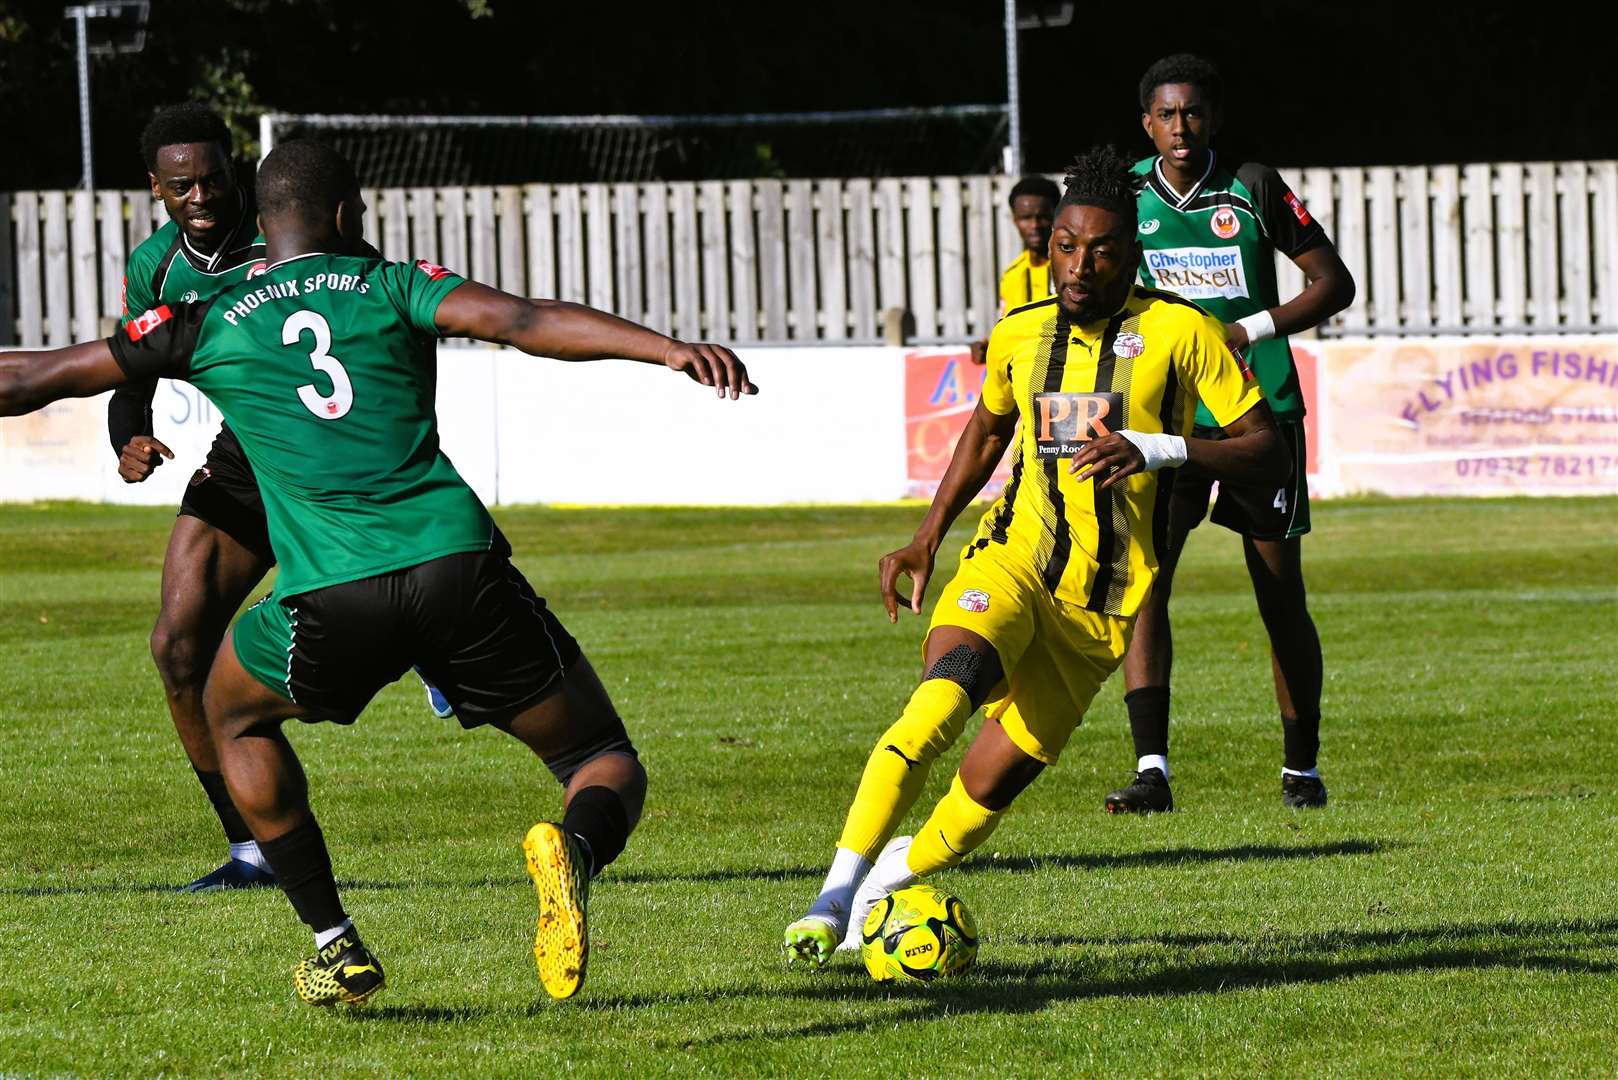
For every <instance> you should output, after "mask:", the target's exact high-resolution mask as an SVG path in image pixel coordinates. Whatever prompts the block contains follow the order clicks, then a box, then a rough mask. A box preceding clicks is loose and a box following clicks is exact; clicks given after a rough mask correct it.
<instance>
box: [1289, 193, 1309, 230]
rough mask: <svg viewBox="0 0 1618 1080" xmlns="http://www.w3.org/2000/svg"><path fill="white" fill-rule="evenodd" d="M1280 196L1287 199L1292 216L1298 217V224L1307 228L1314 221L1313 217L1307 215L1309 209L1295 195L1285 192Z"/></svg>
mask: <svg viewBox="0 0 1618 1080" xmlns="http://www.w3.org/2000/svg"><path fill="white" fill-rule="evenodd" d="M1281 198H1283V199H1285V200H1286V201H1287V205H1288V206H1290V207H1292V216H1293V217H1295V218H1297V219H1298V224H1299V225H1302V226H1304V227H1305V228H1308V227H1309V226H1310V225H1313V224H1314V223H1315V219H1314V218H1312V217H1310V216H1309V211H1308V210H1307V209H1306V208H1305V207H1304V205H1303V201H1302V200H1301V199H1299V198H1298V197H1297V196H1296V195H1294V194H1292V192H1290V191H1289V192H1287V193H1286V194H1285V195H1282V196H1281Z"/></svg>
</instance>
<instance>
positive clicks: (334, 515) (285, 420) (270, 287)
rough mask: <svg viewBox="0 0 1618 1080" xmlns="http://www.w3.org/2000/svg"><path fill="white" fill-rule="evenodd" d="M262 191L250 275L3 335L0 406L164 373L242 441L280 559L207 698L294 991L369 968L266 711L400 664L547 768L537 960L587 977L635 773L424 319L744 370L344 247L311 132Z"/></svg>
mask: <svg viewBox="0 0 1618 1080" xmlns="http://www.w3.org/2000/svg"><path fill="white" fill-rule="evenodd" d="M258 195H259V215H260V221H261V222H262V223H263V227H264V230H265V236H266V238H267V245H268V256H267V257H268V265H267V266H266V268H265V271H264V272H263V273H262V274H260V275H257V276H255V277H253V278H252V279H250V280H248V281H245V282H241V283H238V284H236V285H232V286H230V287H228V288H226V289H225V290H224V291H222V292H220V293H218V294H216V295H215V296H214V297H212V298H210V299H204V300H201V301H198V302H195V303H187V302H176V303H173V304H160V305H158V306H157V307H156V308H154V309H152V310H150V311H147V312H144V313H142V314H139V315H137V316H135V318H133V319H132V320H131V321H130V323H129V324H128V325H127V326H126V327H125V328H124V330H123V331H121V332H120V333H118V334H115V335H114V336H113V337H112V338H110V339H108V340H106V341H99V342H92V343H88V344H83V345H75V346H70V347H68V348H65V349H57V350H52V351H48V352H41V353H11V354H0V415H17V414H20V413H24V412H29V411H32V410H34V409H38V408H40V407H42V406H44V405H46V404H48V403H49V402H51V401H53V400H56V399H58V398H62V397H67V396H78V397H82V396H88V395H91V394H95V393H98V392H100V391H102V390H105V389H108V388H111V387H114V386H118V385H120V384H122V383H124V382H126V381H129V380H132V379H138V378H151V377H154V376H160V377H167V378H180V379H184V380H186V381H188V382H190V383H192V385H194V386H196V387H197V388H198V389H199V390H201V391H202V392H203V393H205V394H207V395H208V397H209V398H210V399H211V400H212V401H214V402H215V403H216V404H217V405H218V407H219V408H220V410H221V411H222V412H223V413H224V414H225V416H226V417H227V418H228V419H229V421H230V423H231V426H232V428H233V429H234V430H235V431H236V433H237V435H238V437H239V439H240V442H241V445H242V447H243V448H244V450H245V452H246V454H247V457H248V459H249V461H251V462H252V464H253V467H254V471H255V473H256V474H257V476H258V480H259V485H260V490H261V491H262V493H263V496H264V503H265V511H266V515H267V519H268V523H269V535H270V540H271V543H272V545H273V546H274V554H275V555H276V557H277V558H278V560H279V562H280V573H279V575H278V577H277V580H276V585H275V590H274V591H273V592H272V593H271V595H270V596H269V597H267V598H266V599H265V600H263V601H261V602H260V603H258V604H257V605H255V606H254V607H252V608H251V609H249V610H248V611H247V612H246V613H245V614H243V616H242V617H241V618H240V619H239V620H237V622H236V624H235V626H234V627H233V628H232V629H231V631H229V632H227V633H226V635H225V640H224V643H223V644H222V645H221V647H220V649H219V651H218V653H217V655H216V656H215V658H214V662H213V667H212V671H211V674H210V676H209V678H208V683H207V692H206V700H205V714H206V716H207V718H208V722H209V726H210V729H211V732H212V735H213V739H214V746H215V749H216V750H217V752H218V756H219V762H220V766H221V770H222V772H223V774H224V776H225V780H226V783H227V785H228V788H229V792H230V796H231V799H232V800H233V802H234V804H235V806H236V807H237V808H238V809H239V811H240V812H241V815H242V817H243V818H244V819H245V820H246V822H247V824H248V826H249V827H250V828H251V830H252V832H253V835H254V836H255V837H256V838H257V840H258V842H259V849H260V851H261V853H262V854H263V855H264V857H265V859H266V860H267V861H268V863H269V865H270V867H271V869H272V870H273V871H274V873H275V876H276V879H277V880H278V881H279V883H280V885H281V887H282V889H284V890H285V892H286V894H287V897H288V899H289V900H290V901H291V903H292V906H293V908H294V909H295V910H296V911H297V913H298V915H299V917H300V918H301V919H302V920H303V921H304V922H305V923H306V924H307V925H308V926H309V927H310V928H311V929H312V930H313V931H314V932H315V946H316V952H315V955H314V956H312V957H310V958H309V959H307V960H305V961H303V963H301V964H299V965H298V968H297V969H296V972H295V977H294V978H295V985H296V987H297V991H298V994H299V996H300V997H301V998H302V999H303V1000H304V1001H306V1002H309V1003H311V1004H316V1005H327V1004H332V1003H335V1002H338V1001H346V1002H350V1003H356V1004H358V1003H362V1002H364V1001H365V1000H366V999H368V998H369V997H370V996H371V995H372V994H374V993H376V991H378V990H379V989H381V987H382V983H383V974H382V968H381V964H380V963H378V961H377V959H376V956H375V954H374V953H372V952H370V951H369V950H368V949H367V948H366V947H365V945H364V944H363V943H362V942H361V939H360V936H359V934H358V932H357V931H356V930H355V928H354V925H353V923H352V922H351V921H350V919H349V918H348V915H347V912H346V911H345V910H344V907H343V905H342V902H341V900H340V899H339V897H338V892H337V886H336V883H335V880H334V877H333V874H332V865H331V859H330V856H329V854H328V851H327V847H326V843H325V840H324V838H323V836H322V834H321V831H320V826H319V825H318V823H317V822H316V821H315V818H314V815H313V813H312V812H311V810H310V807H309V800H308V790H307V783H306V780H305V778H304V774H303V770H302V768H301V767H300V765H299V763H298V759H297V756H296V755H295V754H294V753H293V750H292V746H291V744H290V743H289V742H288V741H287V738H286V735H285V733H284V732H283V731H282V726H281V725H282V722H283V721H286V720H289V719H299V720H305V721H320V720H325V721H333V722H337V723H350V722H352V721H353V720H354V719H355V718H356V717H357V716H358V715H359V713H360V712H361V711H362V710H363V708H364V707H365V705H366V703H367V702H368V701H369V700H370V699H371V697H372V696H373V695H374V694H375V693H376V692H377V690H378V689H380V688H381V687H383V686H385V685H387V684H388V683H390V682H392V681H393V680H395V679H397V678H398V677H399V676H400V675H401V674H402V673H403V672H404V671H405V670H407V669H408V668H409V667H410V666H411V665H412V664H419V665H420V666H421V667H422V668H423V669H424V670H425V671H426V672H427V673H428V675H430V676H431V677H432V679H433V682H434V684H435V685H437V686H438V687H439V688H440V689H441V690H442V691H443V692H444V694H445V696H446V697H448V698H449V700H450V702H451V704H452V705H453V706H454V707H455V714H456V716H457V717H458V719H459V720H460V722H461V724H462V725H463V726H465V727H474V726H478V725H481V724H489V725H492V726H494V727H497V728H499V729H500V730H503V731H506V732H508V733H510V734H511V735H513V736H515V737H517V738H518V739H520V740H521V741H522V742H523V743H525V744H526V745H527V746H528V747H529V748H530V749H532V750H533V751H534V752H535V753H536V754H537V755H538V756H539V757H540V758H541V759H542V760H543V761H544V762H545V764H546V765H547V766H549V767H550V769H551V770H552V771H553V773H554V774H555V775H556V777H557V778H558V779H559V780H560V781H561V782H562V784H563V785H564V791H565V796H564V797H565V805H566V809H565V814H564V816H563V818H562V821H561V824H560V825H559V826H558V825H555V824H552V823H549V822H541V823H540V824H538V825H535V826H533V828H532V829H530V830H529V832H528V834H527V837H526V839H525V841H524V848H525V850H526V852H527V862H528V869H529V872H530V874H531V875H532V876H533V878H534V882H535V887H536V889H537V891H538V895H539V901H540V911H539V928H538V933H537V935H536V941H535V958H536V962H537V964H538V967H539V974H540V978H541V981H542V982H543V983H544V985H545V987H546V989H547V991H549V992H550V993H551V994H552V995H554V996H557V997H566V996H568V995H570V994H572V993H574V992H576V991H577V989H578V987H579V985H580V983H581V982H582V980H583V978H584V973H585V962H586V959H587V957H588V937H587V925H586V921H585V920H586V900H587V895H588V888H589V880H590V877H591V876H592V875H593V874H595V873H598V872H599V871H600V870H601V869H602V868H603V867H604V866H606V865H607V864H608V863H610V862H612V860H613V859H614V858H616V857H617V855H618V854H619V853H620V852H621V851H622V850H623V847H624V844H625V841H626V840H627V838H628V836H629V832H630V830H631V829H632V828H633V827H634V825H635V822H636V821H637V819H638V818H639V815H640V809H641V805H642V800H643V799H644V797H645V790H646V774H645V771H644V770H643V769H642V768H641V765H640V762H639V760H638V758H637V755H636V753H635V749H634V746H633V744H632V743H631V742H630V740H629V736H628V734H627V732H626V731H625V729H624V725H623V722H622V721H621V720H620V719H619V717H618V715H617V713H616V712H615V711H614V709H613V706H612V702H611V701H610V700H609V699H608V697H607V694H606V691H605V690H604V689H603V687H602V685H601V682H600V680H599V679H597V677H596V675H595V673H594V671H593V670H592V668H591V666H590V664H589V662H588V661H587V660H586V659H585V658H584V656H583V655H582V653H581V652H580V650H579V647H578V645H577V643H576V642H575V641H574V640H573V638H572V637H571V636H570V635H569V634H568V633H567V631H566V630H565V629H564V628H563V627H562V625H561V623H560V622H558V621H557V619H556V617H555V616H554V615H552V614H551V613H550V612H549V611H548V610H547V608H546V607H545V603H544V601H543V600H541V599H540V598H539V597H537V596H536V595H535V593H534V591H533V590H532V589H531V588H530V587H529V585H528V583H527V582H526V581H525V580H524V579H523V577H522V575H521V574H520V573H518V571H517V570H516V568H515V567H513V566H512V565H511V563H510V561H509V559H508V556H509V554H510V548H509V547H508V546H507V545H506V542H505V539H504V537H503V536H501V534H500V532H499V530H498V529H497V528H496V527H495V524H494V521H493V519H492V518H491V517H490V516H489V513H488V511H487V510H486V509H485V508H484V506H483V504H482V503H481V502H480V501H479V500H478V498H477V496H476V495H475V494H473V492H472V489H471V488H470V487H468V486H467V484H466V483H465V481H464V480H462V479H461V477H460V476H459V474H458V473H456V471H455V468H454V466H453V465H452V464H450V461H449V459H448V458H447V457H445V456H444V454H443V452H442V451H441V450H440V449H439V444H438V431H437V423H436V418H435V413H434V389H435V385H436V381H437V362H436V352H435V343H436V339H437V338H438V337H441V336H456V337H475V338H479V339H482V340H485V341H492V342H496V343H499V344H505V345H512V346H515V347H517V348H518V349H521V350H523V351H524V352H528V353H532V354H535V355H546V356H553V357H557V358H559V359H564V360H592V359H601V358H606V357H624V358H628V359H632V360H640V361H644V362H647V363H654V364H662V365H664V366H666V367H668V368H670V369H672V370H675V371H678V372H682V373H684V374H686V375H688V376H690V377H691V378H692V379H695V380H696V381H698V382H700V383H702V384H704V385H707V386H713V387H715V388H716V390H717V392H718V394H719V395H720V397H721V399H722V398H723V397H724V396H725V395H726V393H727V392H728V394H729V395H730V397H731V398H733V399H734V398H736V397H738V396H740V395H741V394H744V393H753V392H755V391H754V387H753V386H752V384H751V383H750V382H748V379H747V373H746V370H745V368H744V367H743V366H742V364H741V362H740V361H738V360H737V359H736V357H735V356H734V355H732V354H731V353H730V352H729V350H727V349H724V348H721V347H719V346H713V345H692V344H687V343H684V342H679V341H674V340H671V339H669V338H667V337H665V336H663V335H662V334H658V333H654V332H653V331H651V330H647V329H645V328H644V327H640V326H637V325H635V324H634V323H630V322H626V321H624V320H622V319H618V318H615V317H614V316H611V315H607V314H604V313H602V312H598V311H595V310H593V309H591V308H587V307H583V306H581V305H576V304H566V303H560V302H556V301H546V300H533V301H530V300H526V299H522V298H520V297H516V296H511V295H508V294H506V293H502V292H498V291H496V290H494V289H491V288H488V287H486V286H483V285H479V284H477V283H475V282H469V281H465V280H464V279H462V278H461V277H459V276H457V275H455V274H453V273H451V272H450V271H448V270H446V269H444V268H442V267H438V266H433V265H431V264H428V263H425V262H418V263H416V264H414V265H412V264H409V263H388V262H384V261H382V260H381V259H380V258H377V257H375V256H374V255H371V256H358V255H351V254H344V253H347V252H356V251H359V250H361V246H362V239H361V237H362V228H363V224H362V223H363V215H364V210H365V207H364V203H363V201H362V199H361V196H360V192H359V188H358V184H357V181H356V179H355V176H354V173H353V170H352V168H351V167H350V166H349V164H348V163H347V162H346V161H345V160H344V159H343V158H342V157H341V156H340V155H339V154H337V152H336V151H335V150H332V149H331V148H330V147H328V146H325V145H323V144H320V143H316V142H309V141H295V142H289V143H286V144H283V145H282V146H280V147H277V148H276V150H275V151H274V152H273V153H272V154H270V155H269V156H268V157H267V158H266V159H265V161H264V164H263V167H262V169H261V170H260V172H259V178H258ZM693 467H698V468H705V469H706V468H709V467H711V463H707V462H702V463H693ZM357 760H361V761H362V760H363V759H357ZM513 809H514V810H515V812H516V813H518V814H522V815H523V820H524V821H532V820H533V818H532V817H531V816H528V813H527V811H526V810H524V809H521V808H513Z"/></svg>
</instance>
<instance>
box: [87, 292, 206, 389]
mask: <svg viewBox="0 0 1618 1080" xmlns="http://www.w3.org/2000/svg"><path fill="white" fill-rule="evenodd" d="M216 299H217V297H209V298H208V299H207V300H203V301H201V302H199V303H195V304H187V303H173V304H158V305H157V306H156V307H154V308H150V309H148V310H147V311H143V312H141V313H140V314H139V315H136V316H134V317H133V318H131V319H130V320H129V322H128V324H127V325H125V326H124V327H122V328H121V329H120V330H119V331H118V332H117V333H115V334H113V335H112V336H111V337H110V338H108V339H107V345H108V347H109V348H111V349H112V358H113V359H114V360H116V361H117V362H118V366H119V367H120V368H123V371H124V374H125V375H128V376H129V377H130V378H131V379H157V378H166V379H184V378H185V377H186V375H187V374H188V373H189V371H190V368H191V354H192V352H193V351H194V350H195V349H196V347H197V338H198V332H199V331H200V330H201V328H202V321H203V319H204V318H205V317H206V316H207V314H208V312H209V310H211V309H212V307H213V304H214V300H216Z"/></svg>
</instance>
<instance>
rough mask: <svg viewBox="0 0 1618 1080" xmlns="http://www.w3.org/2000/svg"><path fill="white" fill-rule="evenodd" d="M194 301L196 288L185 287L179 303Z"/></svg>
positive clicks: (191, 302)
mask: <svg viewBox="0 0 1618 1080" xmlns="http://www.w3.org/2000/svg"><path fill="white" fill-rule="evenodd" d="M196 302H197V290H195V289H187V290H185V292H184V293H183V294H182V295H181V296H180V303H182V304H194V303H196Z"/></svg>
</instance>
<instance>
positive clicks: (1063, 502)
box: [968, 285, 1263, 616]
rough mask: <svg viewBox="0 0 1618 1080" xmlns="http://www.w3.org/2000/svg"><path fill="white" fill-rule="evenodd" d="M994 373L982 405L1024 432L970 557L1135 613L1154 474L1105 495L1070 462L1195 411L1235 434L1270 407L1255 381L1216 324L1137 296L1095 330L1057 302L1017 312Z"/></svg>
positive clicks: (1149, 571) (1101, 608)
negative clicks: (998, 556)
mask: <svg viewBox="0 0 1618 1080" xmlns="http://www.w3.org/2000/svg"><path fill="white" fill-rule="evenodd" d="M987 368H988V370H987V372H986V374H985V378H984V382H983V404H984V407H985V408H987V409H989V410H990V411H992V412H994V413H997V414H999V415H1002V416H1004V415H1006V414H1008V413H1010V412H1012V411H1013V410H1015V411H1016V413H1017V416H1018V419H1019V421H1020V424H1019V428H1018V435H1017V446H1016V449H1015V451H1014V453H1015V454H1016V457H1015V460H1014V461H1013V464H1012V472H1011V479H1010V481H1009V482H1008V483H1007V484H1006V489H1005V493H1004V494H1003V495H1002V496H1001V497H1000V499H999V500H998V501H997V502H996V503H995V504H994V505H993V506H992V507H991V508H990V509H989V512H988V513H986V514H984V515H983V520H982V521H981V522H980V523H979V525H978V531H977V536H976V537H975V539H974V540H973V542H972V545H971V549H976V550H983V549H984V548H987V547H988V546H989V545H990V544H1001V545H1004V546H1005V547H1006V548H1007V549H1008V551H1007V554H1011V555H1020V556H1021V557H1024V558H1028V559H1031V560H1032V561H1033V565H1034V569H1035V571H1036V572H1037V573H1038V574H1039V575H1040V576H1041V578H1042V579H1043V581H1044V582H1045V586H1046V588H1048V589H1050V590H1051V593H1052V595H1054V596H1055V597H1056V599H1058V600H1062V601H1065V602H1067V603H1073V604H1080V605H1082V606H1084V607H1086V608H1089V609H1090V610H1092V611H1097V612H1101V613H1103V614H1106V615H1119V616H1127V615H1132V614H1134V612H1135V611H1136V610H1137V609H1138V608H1139V607H1140V604H1141V601H1142V600H1143V599H1145V596H1146V593H1147V590H1148V589H1150V588H1151V584H1152V579H1153V577H1154V576H1155V575H1156V573H1157V551H1156V543H1155V541H1154V538H1156V537H1158V536H1159V535H1160V534H1159V531H1158V530H1159V529H1160V527H1161V525H1160V523H1159V515H1160V514H1161V513H1162V512H1163V511H1164V510H1165V508H1166V507H1165V504H1166V499H1160V498H1159V483H1158V479H1159V476H1158V474H1156V473H1142V474H1137V475H1135V476H1131V477H1128V478H1127V479H1125V480H1124V481H1123V483H1121V484H1117V485H1114V486H1113V487H1112V488H1110V489H1108V490H1106V491H1102V490H1101V489H1100V488H1099V487H1098V486H1097V484H1096V482H1095V481H1094V480H1085V481H1082V482H1080V481H1078V480H1075V479H1074V477H1073V474H1072V473H1071V472H1069V471H1068V466H1069V464H1070V462H1071V459H1072V457H1073V455H1074V454H1076V453H1077V452H1078V451H1079V449H1080V448H1081V446H1082V444H1083V442H1084V441H1085V440H1087V439H1089V438H1091V437H1094V436H1100V435H1104V434H1106V433H1107V432H1109V431H1117V430H1119V429H1121V428H1126V427H1127V428H1129V429H1130V430H1132V431H1141V432H1168V433H1170V434H1183V433H1186V432H1189V431H1190V430H1191V425H1192V418H1193V417H1194V416H1195V415H1196V408H1197V402H1198V401H1199V400H1201V401H1202V402H1203V403H1204V404H1205V405H1206V406H1207V408H1208V410H1209V411H1210V412H1211V413H1213V415H1214V418H1215V419H1216V420H1217V421H1218V422H1219V423H1220V424H1229V423H1231V422H1232V421H1234V420H1236V419H1237V418H1238V417H1240V416H1241V415H1242V414H1243V413H1245V412H1247V411H1248V410H1249V409H1251V408H1252V407H1253V406H1254V405H1256V404H1258V403H1259V402H1260V401H1261V400H1262V399H1263V394H1262V393H1261V392H1260V390H1259V388H1258V383H1257V381H1256V380H1255V379H1254V378H1253V375H1252V372H1251V371H1249V370H1248V369H1247V367H1246V365H1245V364H1243V363H1242V361H1241V360H1240V359H1239V358H1238V357H1237V356H1236V354H1235V353H1233V352H1231V351H1230V349H1229V348H1227V347H1226V345H1225V329H1224V326H1223V325H1222V324H1221V323H1220V322H1219V320H1217V319H1214V318H1212V317H1210V316H1209V315H1207V314H1205V313H1204V312H1203V311H1202V309H1200V308H1198V307H1197V306H1196V305H1194V304H1192V303H1190V302H1189V301H1186V300H1182V299H1180V298H1179V297H1177V296H1175V295H1174V294H1172V293H1165V292H1158V291H1156V290H1153V289H1147V288H1144V287H1141V286H1138V285H1137V286H1134V287H1132V288H1131V290H1130V293H1129V296H1128V298H1127V299H1126V300H1125V301H1124V304H1123V306H1122V307H1121V308H1120V309H1119V310H1118V311H1117V312H1116V313H1115V314H1113V315H1112V316H1111V317H1110V318H1105V319H1098V320H1096V321H1095V322H1091V323H1082V324H1075V323H1073V322H1071V321H1070V320H1069V318H1068V316H1067V314H1066V313H1065V312H1063V310H1062V308H1061V306H1060V305H1059V304H1058V303H1057V301H1056V299H1055V298H1054V297H1052V298H1051V299H1049V300H1042V301H1038V302H1035V303H1032V304H1028V305H1025V306H1023V307H1020V308H1017V309H1015V310H1013V311H1011V312H1009V313H1008V314H1007V315H1006V316H1005V318H1003V319H1001V320H1000V322H999V323H997V324H996V325H995V328H994V333H993V334H992V335H990V337H989V352H988V359H987ZM1162 491H1163V494H1164V495H1165V496H1166V494H1167V492H1168V485H1167V484H1164V485H1162ZM971 549H969V551H968V557H970V556H971V554H972V551H971Z"/></svg>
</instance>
